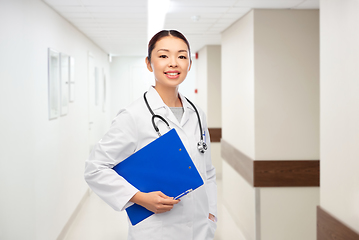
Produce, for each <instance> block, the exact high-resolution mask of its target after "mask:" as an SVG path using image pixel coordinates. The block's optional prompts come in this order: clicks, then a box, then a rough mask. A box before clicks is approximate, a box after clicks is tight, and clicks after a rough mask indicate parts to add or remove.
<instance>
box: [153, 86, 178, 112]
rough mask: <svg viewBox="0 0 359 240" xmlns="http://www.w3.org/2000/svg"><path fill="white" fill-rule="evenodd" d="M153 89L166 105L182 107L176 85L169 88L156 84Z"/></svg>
mask: <svg viewBox="0 0 359 240" xmlns="http://www.w3.org/2000/svg"><path fill="white" fill-rule="evenodd" d="M155 89H156V91H157V92H158V94H159V95H160V97H161V98H162V101H163V102H164V103H165V104H166V105H167V106H168V107H182V102H181V100H180V98H179V95H178V87H175V88H169V87H164V86H162V85H159V84H156V86H155Z"/></svg>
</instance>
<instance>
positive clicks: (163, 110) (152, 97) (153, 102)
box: [147, 86, 194, 128]
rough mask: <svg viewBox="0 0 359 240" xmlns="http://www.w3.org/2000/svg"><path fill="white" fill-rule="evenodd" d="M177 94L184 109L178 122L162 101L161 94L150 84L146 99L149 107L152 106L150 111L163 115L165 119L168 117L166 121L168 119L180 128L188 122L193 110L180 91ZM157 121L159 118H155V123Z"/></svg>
mask: <svg viewBox="0 0 359 240" xmlns="http://www.w3.org/2000/svg"><path fill="white" fill-rule="evenodd" d="M179 95H180V98H181V101H182V105H183V109H184V113H183V116H182V119H181V122H180V123H179V122H178V120H177V119H176V117H175V115H174V114H173V113H172V111H171V110H170V109H169V107H168V106H167V105H166V104H165V103H164V102H163V100H162V98H161V96H160V95H159V94H158V92H157V91H156V89H154V88H153V87H152V86H151V87H150V88H149V90H148V92H147V99H148V103H149V105H150V107H151V108H152V111H153V112H154V113H155V114H157V115H161V116H163V117H165V119H168V121H170V122H171V123H172V124H174V125H176V126H178V127H179V128H182V127H183V126H184V125H185V124H186V123H187V122H188V120H189V117H190V115H191V114H192V113H193V112H194V109H193V107H192V106H191V105H190V104H189V103H188V101H187V99H186V98H185V97H184V96H183V95H182V94H181V93H180V94H179ZM159 122H161V120H159V119H156V124H158V123H159Z"/></svg>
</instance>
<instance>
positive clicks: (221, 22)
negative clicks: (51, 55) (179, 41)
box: [43, 0, 319, 56]
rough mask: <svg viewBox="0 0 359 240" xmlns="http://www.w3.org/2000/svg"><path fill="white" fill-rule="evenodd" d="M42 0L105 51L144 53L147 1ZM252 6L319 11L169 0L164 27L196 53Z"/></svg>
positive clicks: (310, 3)
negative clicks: (177, 33)
mask: <svg viewBox="0 0 359 240" xmlns="http://www.w3.org/2000/svg"><path fill="white" fill-rule="evenodd" d="M43 1H44V2H46V3H47V4H48V5H49V6H50V7H52V8H53V9H54V10H55V11H57V12H58V13H59V14H60V15H62V16H63V17H64V18H66V19H67V20H68V21H69V22H71V23H72V24H73V25H74V26H75V27H76V28H78V29H79V30H80V31H81V32H83V33H84V34H85V35H86V36H88V37H89V38H90V39H92V41H93V42H95V43H96V44H97V45H98V46H100V47H101V48H102V49H103V50H104V51H106V52H107V53H109V54H111V55H114V56H116V55H121V56H127V55H128V56H143V55H145V54H146V51H147V0H131V1H129V0H43ZM253 8H265V9H319V0H171V3H170V8H169V11H168V13H167V15H166V20H165V26H164V28H165V29H177V30H179V31H181V32H182V33H183V34H184V35H185V36H186V37H187V38H188V40H189V42H190V44H191V48H192V52H196V51H198V50H199V49H201V48H202V47H203V46H205V45H210V44H220V43H221V32H222V31H224V30H225V29H226V28H227V27H229V26H230V25H231V24H232V23H233V22H235V21H236V20H238V19H239V18H241V17H242V16H243V15H245V14H246V13H247V12H248V11H250V10H251V9H253ZM192 18H197V21H194V20H192Z"/></svg>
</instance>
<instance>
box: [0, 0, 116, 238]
mask: <svg viewBox="0 0 359 240" xmlns="http://www.w3.org/2000/svg"><path fill="white" fill-rule="evenodd" d="M0 32H1V34H0V42H1V44H0V52H1V54H0V68H1V71H0V79H1V83H2V84H1V87H0V96H1V101H0V109H1V110H2V113H1V114H0V122H1V125H0V132H1V134H2V138H1V139H0V146H1V160H0V179H1V180H0V191H1V197H0V212H1V214H0V239H6V240H13V239H16V240H17V239H29V240H34V239H36V240H48V239H56V238H57V237H58V236H59V235H60V233H61V231H62V229H63V228H64V226H65V224H66V223H67V221H68V220H69V219H70V217H71V215H72V214H73V213H74V211H75V209H76V207H77V206H78V204H79V203H80V202H81V199H83V197H84V195H85V194H86V192H87V189H88V187H87V185H86V183H85V181H84V180H83V171H84V162H85V159H86V158H87V156H88V153H89V135H90V132H89V107H90V106H89V104H88V103H89V99H88V91H89V89H88V75H89V74H88V73H89V69H88V53H89V52H91V53H92V55H93V57H94V67H97V69H98V74H99V83H98V84H99V88H100V89H99V94H100V95H99V102H98V105H94V106H91V107H92V108H93V120H94V125H93V132H92V135H93V139H94V140H99V138H100V137H101V136H102V134H103V132H104V131H105V129H106V128H107V127H108V126H109V124H110V114H109V113H110V111H109V109H110V105H109V101H107V103H106V104H105V106H104V108H103V106H102V96H103V95H102V93H103V90H104V89H103V88H102V86H103V84H102V83H103V82H102V80H103V76H104V75H105V76H106V79H107V80H108V79H110V75H109V63H108V57H107V54H106V53H105V52H104V51H103V50H102V49H100V48H99V47H98V46H96V45H95V44H94V43H93V42H92V41H91V40H90V39H88V38H87V37H86V36H85V35H84V34H82V33H81V32H79V31H78V30H77V29H76V28H75V27H74V26H72V25H71V24H70V23H69V22H68V21H66V20H65V19H63V18H62V17H61V16H60V15H58V14H57V13H56V12H55V11H53V10H52V9H51V8H50V7H48V6H47V5H46V4H45V3H43V2H42V1H39V0H16V1H1V7H0ZM48 48H52V49H54V50H57V51H59V52H62V53H66V54H68V55H70V56H72V57H73V58H74V59H75V101H74V102H73V103H69V106H68V113H67V115H65V116H61V117H58V118H57V119H53V120H49V114H48ZM106 88H107V93H109V89H110V81H107V85H106ZM108 97H109V96H108ZM93 102H94V101H93ZM103 110H105V112H104V111H103Z"/></svg>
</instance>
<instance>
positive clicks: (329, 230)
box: [317, 206, 359, 240]
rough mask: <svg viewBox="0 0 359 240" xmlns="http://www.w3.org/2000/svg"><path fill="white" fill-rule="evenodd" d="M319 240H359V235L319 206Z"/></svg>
mask: <svg viewBox="0 0 359 240" xmlns="http://www.w3.org/2000/svg"><path fill="white" fill-rule="evenodd" d="M317 240H359V233H357V232H355V231H353V230H352V229H350V228H349V227H347V226H346V225H344V224H343V223H342V222H340V221H338V220H337V219H336V218H334V217H333V216H332V215H330V214H329V213H327V212H326V211H324V210H323V209H322V208H321V207H320V206H318V207H317Z"/></svg>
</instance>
